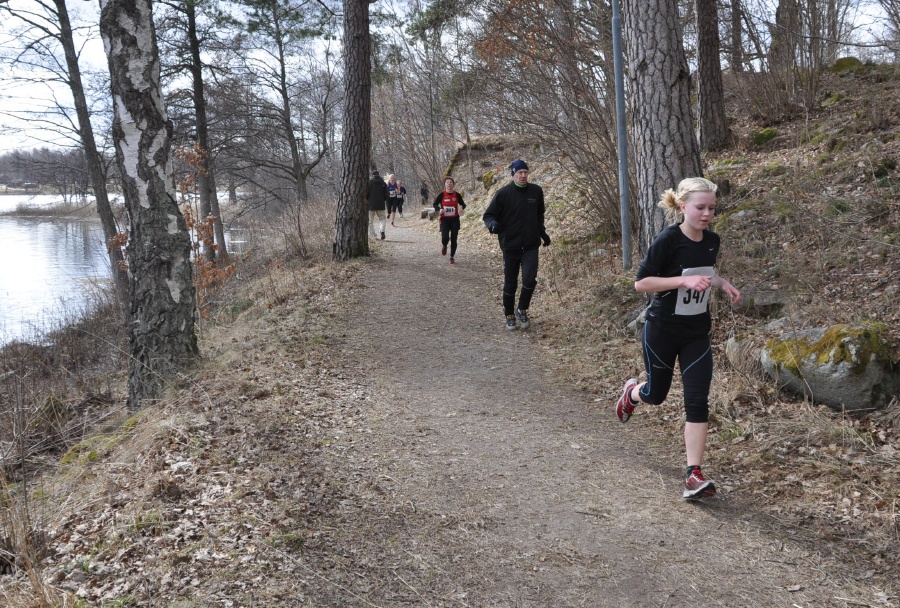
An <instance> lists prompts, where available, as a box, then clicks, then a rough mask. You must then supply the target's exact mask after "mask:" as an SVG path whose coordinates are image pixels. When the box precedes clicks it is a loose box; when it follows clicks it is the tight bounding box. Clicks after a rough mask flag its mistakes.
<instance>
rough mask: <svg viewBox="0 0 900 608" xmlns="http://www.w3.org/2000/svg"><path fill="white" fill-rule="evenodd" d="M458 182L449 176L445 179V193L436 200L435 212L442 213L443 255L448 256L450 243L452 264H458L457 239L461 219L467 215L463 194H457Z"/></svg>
mask: <svg viewBox="0 0 900 608" xmlns="http://www.w3.org/2000/svg"><path fill="white" fill-rule="evenodd" d="M455 188H456V182H455V181H453V178H452V177H450V176H449V175H448V176H447V177H445V178H444V191H443V192H441V193H440V194H438V195H437V197H436V198H435V199H434V210H435V211H440V213H441V218H440V225H441V255H447V243H450V263H451V264H455V263H456V238H457V236H458V235H459V218H460V216H461V215H462V214H463V213H465V209H466V204H465V203H464V202H463V197H462V194H460V193H459V192H456V189H455Z"/></svg>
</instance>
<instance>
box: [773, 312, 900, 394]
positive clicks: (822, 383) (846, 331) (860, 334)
mask: <svg viewBox="0 0 900 608" xmlns="http://www.w3.org/2000/svg"><path fill="white" fill-rule="evenodd" d="M886 334H887V328H886V327H885V326H884V325H883V324H880V323H864V324H861V325H843V324H842V325H834V326H832V327H827V328H817V329H808V330H803V331H797V332H791V333H788V334H786V335H784V336H782V337H780V338H773V339H771V340H769V341H768V342H766V345H765V347H764V348H763V350H762V353H761V356H760V360H761V363H762V366H763V369H765V370H766V372H767V373H768V374H769V375H770V376H771V377H772V378H774V379H775V380H777V381H778V382H779V384H781V385H782V386H783V388H785V389H787V390H790V391H791V392H794V393H797V394H799V395H805V396H807V397H809V398H810V399H812V400H813V401H815V402H817V403H823V404H825V405H828V406H829V407H831V408H832V409H835V410H837V411H867V410H875V409H879V408H881V407H884V406H885V405H887V404H888V403H889V402H890V400H891V397H892V396H893V395H896V394H897V393H898V390H900V372H898V366H897V357H896V354H895V353H893V352H892V351H891V349H890V347H889V342H888V340H887V336H886Z"/></svg>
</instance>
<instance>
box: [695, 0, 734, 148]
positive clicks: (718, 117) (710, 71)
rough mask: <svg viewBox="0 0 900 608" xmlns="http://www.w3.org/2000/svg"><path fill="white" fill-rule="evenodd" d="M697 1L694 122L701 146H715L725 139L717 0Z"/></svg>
mask: <svg viewBox="0 0 900 608" xmlns="http://www.w3.org/2000/svg"><path fill="white" fill-rule="evenodd" d="M696 1H697V5H696V8H697V107H698V110H699V111H698V113H697V122H698V124H699V127H700V128H699V133H700V149H701V150H704V151H707V152H708V151H710V150H716V149H718V148H720V147H721V146H723V145H724V144H725V142H726V141H728V121H727V120H726V118H725V92H724V90H723V88H722V66H721V64H720V63H719V19H718V14H717V9H716V0H696Z"/></svg>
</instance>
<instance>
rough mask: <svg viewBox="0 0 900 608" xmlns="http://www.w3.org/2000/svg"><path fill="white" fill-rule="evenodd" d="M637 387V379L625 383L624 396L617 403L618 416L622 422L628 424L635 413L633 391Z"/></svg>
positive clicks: (630, 379)
mask: <svg viewBox="0 0 900 608" xmlns="http://www.w3.org/2000/svg"><path fill="white" fill-rule="evenodd" d="M636 386H637V379H636V378H629V379H628V380H626V381H625V388H624V389H622V396H621V397H619V400H618V401H617V402H616V416H618V417H619V420H621V421H622V422H628V419H629V418H631V414H632V413H633V412H634V408H635V404H634V403H633V402H632V401H631V391H632V390H633V389H634V387H636Z"/></svg>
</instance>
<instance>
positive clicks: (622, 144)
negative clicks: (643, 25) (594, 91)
mask: <svg viewBox="0 0 900 608" xmlns="http://www.w3.org/2000/svg"><path fill="white" fill-rule="evenodd" d="M637 1H638V2H639V1H640V0H637ZM612 11H613V15H612V29H613V67H614V70H615V78H616V135H617V137H618V140H619V141H618V149H619V217H620V219H621V221H622V267H623V268H624V269H625V270H631V204H630V202H629V199H630V198H631V197H630V195H629V192H628V130H627V128H626V125H625V85H624V82H625V77H624V76H623V71H624V68H623V67H622V19H621V17H620V16H619V13H620V11H619V0H613V3H612Z"/></svg>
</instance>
